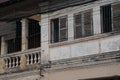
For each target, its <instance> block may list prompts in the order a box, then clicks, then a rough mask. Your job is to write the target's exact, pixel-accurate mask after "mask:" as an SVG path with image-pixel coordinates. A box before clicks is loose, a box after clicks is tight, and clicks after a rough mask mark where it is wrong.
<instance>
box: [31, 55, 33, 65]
mask: <svg viewBox="0 0 120 80" xmlns="http://www.w3.org/2000/svg"><path fill="white" fill-rule="evenodd" d="M31 64H33V54H31Z"/></svg>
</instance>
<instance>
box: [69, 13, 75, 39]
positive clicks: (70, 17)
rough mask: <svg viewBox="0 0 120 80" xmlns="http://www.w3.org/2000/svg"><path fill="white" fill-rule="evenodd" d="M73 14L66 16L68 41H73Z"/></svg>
mask: <svg viewBox="0 0 120 80" xmlns="http://www.w3.org/2000/svg"><path fill="white" fill-rule="evenodd" d="M73 18H74V17H73V13H69V14H68V41H72V40H74V25H73V24H74V23H73V22H74V20H73Z"/></svg>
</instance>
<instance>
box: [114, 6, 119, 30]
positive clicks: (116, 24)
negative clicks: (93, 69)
mask: <svg viewBox="0 0 120 80" xmlns="http://www.w3.org/2000/svg"><path fill="white" fill-rule="evenodd" d="M112 8H113V9H112V10H113V30H114V31H118V30H120V4H116V5H112Z"/></svg>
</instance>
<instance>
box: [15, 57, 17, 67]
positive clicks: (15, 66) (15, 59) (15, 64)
mask: <svg viewBox="0 0 120 80" xmlns="http://www.w3.org/2000/svg"><path fill="white" fill-rule="evenodd" d="M16 62H17V59H16V57H15V64H14V66H15V67H16Z"/></svg>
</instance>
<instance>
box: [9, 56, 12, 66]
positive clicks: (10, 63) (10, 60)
mask: <svg viewBox="0 0 120 80" xmlns="http://www.w3.org/2000/svg"><path fill="white" fill-rule="evenodd" d="M11 67H12V66H11V58H9V68H11Z"/></svg>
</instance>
